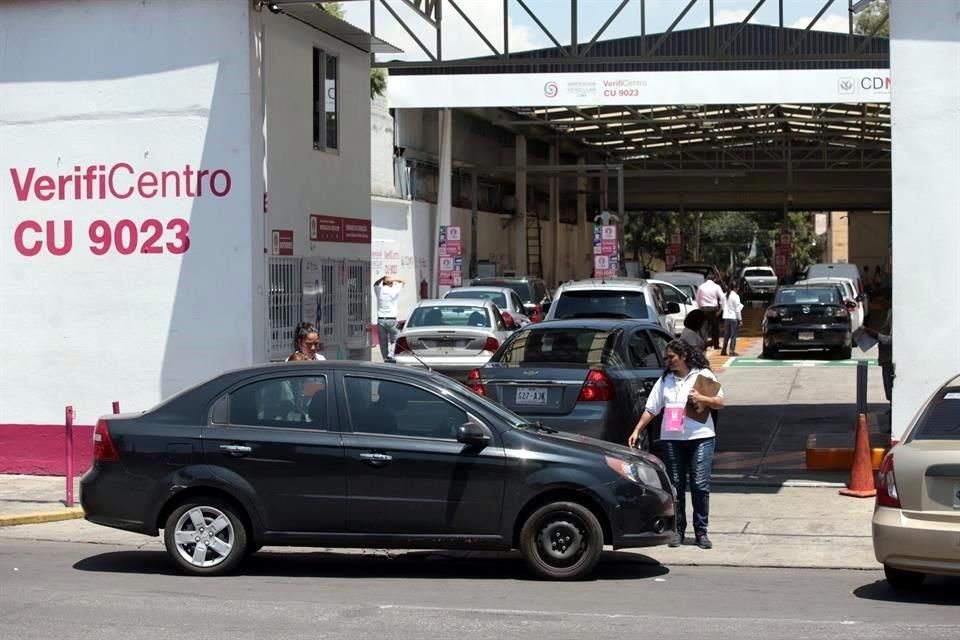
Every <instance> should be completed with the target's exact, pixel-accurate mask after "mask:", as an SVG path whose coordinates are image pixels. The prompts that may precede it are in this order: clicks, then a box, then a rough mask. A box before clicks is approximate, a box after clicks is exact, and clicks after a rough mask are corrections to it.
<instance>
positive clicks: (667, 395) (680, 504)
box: [627, 339, 725, 549]
mask: <svg viewBox="0 0 960 640" xmlns="http://www.w3.org/2000/svg"><path fill="white" fill-rule="evenodd" d="M666 361H667V368H666V370H665V371H664V372H663V375H662V376H660V379H659V380H657V382H656V384H654V385H653V389H652V390H651V391H650V395H649V396H647V405H646V408H645V409H644V411H643V415H642V416H640V420H639V421H638V422H637V426H636V427H634V429H633V433H631V434H630V437H629V438H628V440H627V444H628V445H629V446H631V447H633V446H635V445H636V443H637V439H638V438H639V436H640V432H641V431H643V430H644V429H645V428H646V427H647V425H648V424H650V422H651V421H652V420H653V419H654V418H655V417H656V416H657V415H659V414H660V412H661V411H663V412H664V417H663V423H662V425H661V428H660V443H661V445H662V446H663V453H664V455H663V459H664V462H665V463H666V466H667V472H668V473H669V474H670V481H671V482H672V483H673V486H674V487H676V489H677V531H676V533H674V535H673V538H672V539H671V540H670V546H671V547H678V546H680V545H681V544H683V539H684V536H685V534H686V529H687V514H686V489H687V479H688V477H689V480H690V494H691V498H692V502H693V531H694V534H695V535H696V541H697V546H699V547H700V548H702V549H710V548H712V547H713V543H712V542H710V538H709V537H708V536H707V526H708V524H709V522H708V520H709V515H710V474H711V468H712V466H713V451H714V446H715V442H716V431H715V429H714V421H713V416H712V415H707V418H706V422H698V421H696V420H694V419H693V418H691V417H690V416H688V415H686V410H687V403H688V402H693V403H696V404H698V405H701V406H703V407H707V408H709V409H711V410H720V409H723V407H724V406H725V405H724V400H723V390H722V389H718V390H717V395H716V396H705V395H703V394H701V393H699V392H698V391H697V390H696V389H694V385H695V384H696V382H697V378H698V377H699V376H703V377H704V378H708V379H710V380H714V381H715V380H716V379H717V378H716V376H714V375H713V372H712V371H710V364H709V363H708V362H707V359H706V357H705V356H704V355H703V353H701V352H700V351H698V350H697V349H694V348H693V347H691V346H690V345H689V344H687V343H686V342H685V341H683V340H679V339H678V340H674V341H672V342H671V343H670V344H668V345H667V349H666Z"/></svg>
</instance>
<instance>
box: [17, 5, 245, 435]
mask: <svg viewBox="0 0 960 640" xmlns="http://www.w3.org/2000/svg"><path fill="white" fill-rule="evenodd" d="M249 6H250V3H249V2H247V1H245V0H209V1H207V2H200V3H190V4H189V5H184V3H182V2H173V1H164V0H143V1H141V2H136V3H128V2H111V1H108V0H89V1H86V2H82V3H79V2H72V1H67V0H62V1H54V0H31V1H26V0H23V1H9V2H4V3H2V4H0V42H3V55H2V56H0V140H2V145H0V166H2V167H3V175H0V185H2V186H0V209H2V215H0V279H2V280H0V298H2V309H0V336H2V337H3V339H2V341H0V397H2V402H0V423H28V424H29V423H51V424H56V423H61V422H62V419H63V407H64V405H66V404H72V405H74V406H75V408H76V410H77V412H78V422H79V423H80V424H90V423H92V422H93V421H94V420H95V419H96V416H97V415H99V414H102V413H108V412H109V410H110V402H111V401H112V400H119V401H120V402H121V404H122V406H123V408H124V409H128V410H138V409H146V408H149V407H150V406H151V405H152V404H153V403H155V402H156V401H158V400H159V399H160V398H161V397H163V396H166V395H169V394H171V393H173V392H175V391H177V390H178V389H180V388H182V387H184V386H186V385H188V384H191V383H194V382H196V381H198V380H200V379H203V378H205V377H207V376H209V375H212V374H214V373H217V372H219V371H222V370H223V369H226V368H231V367H236V366H239V365H244V364H248V363H250V362H251V360H252V354H253V344H252V343H253V330H252V323H251V322H250V319H251V317H252V316H253V310H252V304H253V301H252V296H251V290H252V282H251V271H250V269H249V265H250V256H251V252H252V250H253V247H252V243H251V233H250V224H249V220H250V219H251V218H250V216H251V201H250V191H249V188H248V185H249V184H250V169H251V163H250V107H249V99H250V75H249V71H248V69H249V65H248V62H249V49H248V42H249V36H248V30H249V16H248V13H247V11H248V8H249ZM116 163H128V164H129V165H130V167H131V168H132V170H133V171H134V172H136V173H137V174H140V173H142V172H148V171H152V172H160V171H174V170H180V171H183V169H184V167H185V165H190V166H191V168H192V169H193V170H194V171H196V170H198V169H203V170H207V171H215V170H222V171H224V172H228V173H229V175H230V178H231V188H230V190H229V192H226V193H225V195H223V197H217V196H215V195H213V194H211V193H210V192H209V188H208V187H207V186H204V192H203V194H202V195H201V196H198V197H197V196H195V197H190V196H188V195H186V194H185V193H183V192H181V194H180V195H179V196H177V195H176V194H174V193H169V194H167V196H166V197H160V196H157V197H151V198H147V197H141V196H140V195H138V194H136V193H135V194H134V195H133V196H132V197H130V198H127V199H117V198H114V197H110V196H109V194H107V195H106V197H104V198H100V197H98V196H99V194H97V193H96V191H95V196H96V197H94V198H92V199H86V198H82V199H76V198H75V197H74V194H73V193H72V192H71V191H70V185H71V184H72V183H65V185H66V186H67V190H68V193H67V194H66V195H65V197H64V199H63V200H60V199H59V198H57V197H54V198H53V199H51V200H47V201H42V200H40V199H38V198H37V197H36V195H35V194H34V193H31V194H30V195H29V197H25V199H24V200H22V201H21V200H20V199H18V197H17V194H16V193H15V187H14V184H13V182H14V181H13V180H12V177H11V174H10V171H9V170H10V169H14V170H16V171H17V172H18V173H19V175H20V176H23V175H24V174H25V173H27V172H28V171H29V170H30V169H31V168H34V169H35V176H34V180H41V178H40V176H46V175H49V176H53V179H54V180H55V181H59V180H60V178H59V176H65V175H71V174H72V173H73V168H74V167H75V166H80V167H82V168H84V169H85V168H86V167H87V166H89V165H93V166H97V165H105V166H106V167H108V168H109V167H111V166H113V165H115V164H116ZM81 170H83V169H81ZM120 175H121V176H123V177H122V178H121V179H120V180H119V182H120V183H121V184H120V185H118V186H119V187H120V188H126V186H127V185H129V183H130V179H129V176H127V174H126V169H121V172H120ZM223 175H224V174H220V176H221V180H223ZM43 183H44V184H46V180H45V179H44V180H43ZM38 184H40V183H38ZM220 189H221V190H222V191H226V189H225V182H221V183H220ZM41 193H42V194H43V195H46V193H47V192H46V191H45V190H43V189H41ZM176 219H182V220H184V221H186V222H187V223H188V224H189V242H190V244H189V249H188V250H187V251H186V252H184V253H172V252H171V251H170V250H169V248H168V247H167V245H166V243H167V242H175V241H174V231H175V230H169V229H167V226H168V225H174V224H181V223H173V222H171V221H174V220H176ZM96 220H102V221H104V223H98V224H97V226H96V227H92V225H93V223H94V221H96ZM123 220H129V221H131V222H129V223H128V222H123V223H121V221H123ZM147 220H157V221H159V222H158V223H152V222H150V223H148V222H146V221H147ZM23 221H36V222H39V223H40V224H41V225H43V224H46V222H47V221H50V223H51V224H53V225H54V226H55V228H56V229H57V232H58V236H57V239H58V242H59V241H60V240H61V239H62V237H63V236H62V230H63V228H64V225H65V224H66V223H67V222H70V223H72V230H73V244H72V247H71V248H70V251H69V252H66V253H65V254H64V255H61V256H55V255H51V254H50V253H49V252H48V251H47V250H46V248H44V249H43V250H41V251H40V252H39V253H38V254H37V255H34V256H28V255H23V254H22V253H21V252H20V251H18V250H17V248H16V246H15V243H14V237H15V230H16V229H17V227H18V225H19V224H20V223H22V222H23ZM153 224H159V225H161V226H162V228H163V234H162V236H161V241H160V243H158V244H156V245H154V246H155V247H158V248H159V249H160V252H159V253H155V254H154V253H143V252H142V247H143V245H144V243H145V241H146V239H147V237H148V236H149V235H150V233H149V231H150V229H151V227H150V225H153ZM101 226H104V227H109V228H110V229H116V228H120V229H121V230H123V229H127V231H129V229H130V228H136V229H137V235H138V242H137V243H136V245H135V246H134V247H133V251H132V252H131V253H129V255H125V254H124V253H121V252H120V251H118V250H117V249H116V247H115V246H114V247H112V248H111V249H110V250H108V251H107V252H106V253H105V254H104V255H102V256H98V255H95V254H94V253H93V252H91V249H90V247H91V244H94V243H91V241H90V238H89V235H88V234H89V230H90V229H91V228H95V229H99V228H100V227H101ZM144 231H146V233H145V232H144ZM38 235H39V234H33V233H32V232H31V233H28V234H27V236H26V238H25V240H26V243H27V244H28V245H29V247H31V248H32V247H33V245H34V241H35V239H36V238H37V237H38ZM128 239H129V238H128V237H126V236H125V237H124V241H127V240H128ZM174 246H176V244H175V245H174Z"/></svg>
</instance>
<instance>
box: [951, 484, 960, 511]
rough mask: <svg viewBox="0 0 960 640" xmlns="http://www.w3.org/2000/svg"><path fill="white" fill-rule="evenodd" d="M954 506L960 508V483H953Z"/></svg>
mask: <svg viewBox="0 0 960 640" xmlns="http://www.w3.org/2000/svg"><path fill="white" fill-rule="evenodd" d="M953 508H954V509H960V484H955V485H953Z"/></svg>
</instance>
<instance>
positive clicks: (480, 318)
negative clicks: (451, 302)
mask: <svg viewBox="0 0 960 640" xmlns="http://www.w3.org/2000/svg"><path fill="white" fill-rule="evenodd" d="M406 326H407V327H486V328H488V329H489V328H490V316H489V315H487V310H486V309H485V308H483V307H475V306H472V305H464V306H462V307H448V306H439V305H438V306H424V307H417V308H416V309H414V310H413V313H411V314H410V319H409V320H407V324H406Z"/></svg>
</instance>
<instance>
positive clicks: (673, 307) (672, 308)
mask: <svg viewBox="0 0 960 640" xmlns="http://www.w3.org/2000/svg"><path fill="white" fill-rule="evenodd" d="M667 313H680V305H679V304H678V303H676V302H668V303H667Z"/></svg>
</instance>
